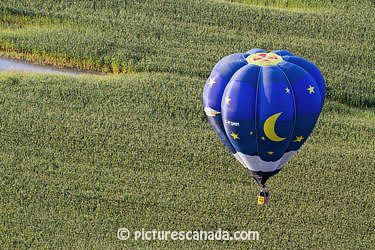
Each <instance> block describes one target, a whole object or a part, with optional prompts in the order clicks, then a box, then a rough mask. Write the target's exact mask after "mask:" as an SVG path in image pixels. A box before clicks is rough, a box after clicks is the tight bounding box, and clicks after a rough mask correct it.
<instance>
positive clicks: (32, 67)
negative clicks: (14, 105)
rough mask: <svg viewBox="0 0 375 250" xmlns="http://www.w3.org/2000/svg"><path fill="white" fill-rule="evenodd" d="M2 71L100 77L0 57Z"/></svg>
mask: <svg viewBox="0 0 375 250" xmlns="http://www.w3.org/2000/svg"><path fill="white" fill-rule="evenodd" d="M2 71H13V72H32V73H47V74H59V75H82V74H94V75H100V73H96V72H90V71H80V70H74V69H60V68H55V67H52V66H43V65H36V64H33V63H29V62H26V61H20V60H14V59H9V58H4V57H0V72H2Z"/></svg>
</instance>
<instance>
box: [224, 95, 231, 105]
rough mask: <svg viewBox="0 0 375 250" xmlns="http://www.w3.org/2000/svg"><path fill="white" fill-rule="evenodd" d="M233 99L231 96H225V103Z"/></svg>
mask: <svg viewBox="0 0 375 250" xmlns="http://www.w3.org/2000/svg"><path fill="white" fill-rule="evenodd" d="M231 100H232V99H230V98H229V96H227V97H225V104H229V103H230V101H231Z"/></svg>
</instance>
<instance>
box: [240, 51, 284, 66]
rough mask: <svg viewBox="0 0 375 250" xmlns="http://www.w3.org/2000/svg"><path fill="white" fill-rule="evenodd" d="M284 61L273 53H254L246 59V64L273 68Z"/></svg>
mask: <svg viewBox="0 0 375 250" xmlns="http://www.w3.org/2000/svg"><path fill="white" fill-rule="evenodd" d="M282 61H284V60H283V58H282V57H281V56H279V55H278V54H275V53H272V52H271V53H264V52H263V53H255V54H251V55H250V56H248V57H246V62H248V63H249V64H253V65H257V66H274V65H277V64H279V63H280V62H282Z"/></svg>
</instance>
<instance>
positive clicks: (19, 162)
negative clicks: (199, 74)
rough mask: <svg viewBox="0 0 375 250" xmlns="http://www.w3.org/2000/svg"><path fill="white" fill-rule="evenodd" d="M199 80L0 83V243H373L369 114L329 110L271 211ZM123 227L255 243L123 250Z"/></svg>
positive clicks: (144, 77) (22, 79)
mask: <svg viewBox="0 0 375 250" xmlns="http://www.w3.org/2000/svg"><path fill="white" fill-rule="evenodd" d="M201 85H202V84H201V79H200V78H190V77H181V76H175V75H169V74H140V75H134V76H122V77H109V78H100V77H83V78H77V77H76V78H73V77H57V76H21V75H14V74H7V75H3V76H1V78H0V88H1V113H2V114H3V115H2V119H1V123H0V127H1V131H2V133H1V141H2V142H3V143H2V145H1V154H0V160H1V162H2V164H1V173H2V178H1V182H0V186H1V189H0V190H1V203H2V206H1V213H0V214H1V215H2V217H1V222H2V224H3V226H2V227H1V228H2V229H1V231H0V233H1V235H2V237H1V242H0V244H1V245H2V246H5V247H9V248H13V247H41V248H44V247H47V246H56V247H57V246H65V247H68V246H74V247H83V246H91V247H101V246H102V247H104V246H112V247H121V246H130V245H133V246H161V247H172V248H175V247H178V246H180V247H181V246H182V245H183V244H190V245H191V246H197V245H196V244H198V245H206V246H207V247H215V248H216V247H223V248H226V247H240V246H248V247H249V246H253V247H258V246H263V247H265V248H271V247H272V246H284V247H287V248H295V247H298V248H302V247H304V248H308V247H314V248H322V247H324V248H334V247H337V248H349V247H352V246H354V243H355V244H356V245H355V246H357V247H370V246H371V245H373V243H374V238H373V236H374V235H373V225H374V203H373V200H374V198H375V197H374V192H372V191H373V190H374V184H373V180H372V176H373V175H374V165H373V163H374V161H375V154H374V150H373V149H374V146H375V145H374V140H373V137H374V136H375V130H374V127H375V126H374V125H375V117H374V112H373V111H371V110H368V111H363V110H359V109H357V108H349V107H347V106H345V105H342V104H339V103H336V102H328V103H327V105H326V106H325V110H324V112H323V115H322V117H321V119H320V121H319V124H318V126H317V128H316V130H315V132H314V134H313V136H312V137H311V139H310V140H309V142H308V143H306V145H305V146H304V147H303V149H302V150H301V151H300V153H299V154H298V155H297V156H296V157H295V159H294V160H293V161H292V162H291V163H290V164H288V166H286V168H285V169H284V170H283V172H282V173H280V174H279V175H278V176H276V177H275V178H272V179H271V180H270V186H271V187H272V189H271V190H272V194H273V197H272V205H271V206H269V207H265V208H263V207H258V206H257V205H256V201H255V197H256V193H257V187H256V185H255V184H254V183H253V181H252V179H251V178H250V176H249V174H248V173H247V171H245V170H244V169H243V168H242V167H241V166H240V165H239V164H238V163H236V162H235V160H234V159H233V158H232V156H231V155H229V154H228V153H227V152H226V150H225V149H224V148H223V146H222V145H221V144H220V142H219V140H218V139H217V138H216V136H215V134H214V132H213V131H212V130H211V128H209V126H208V124H206V121H205V119H204V117H203V116H202V112H201V103H200V91H197V89H200V88H201ZM119 227H128V228H131V229H140V228H143V227H144V228H146V229H153V228H159V229H164V230H167V229H169V230H172V229H178V230H192V229H193V230H196V229H206V230H208V229H211V230H213V229H216V228H223V229H226V230H231V231H235V230H240V229H246V230H258V231H259V232H260V234H261V242H241V243H239V242H237V243H236V242H201V243H196V242H162V243H161V242H142V241H133V242H126V243H124V242H121V241H118V240H117V239H116V237H115V235H116V230H117V229H118V228H119ZM144 244H145V245H144ZM159 244H160V245H159ZM185 246H186V245H185Z"/></svg>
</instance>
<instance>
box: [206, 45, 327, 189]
mask: <svg viewBox="0 0 375 250" xmlns="http://www.w3.org/2000/svg"><path fill="white" fill-rule="evenodd" d="M325 91H326V90H325V82H324V79H323V76H322V74H321V73H320V71H319V69H318V68H317V67H316V66H315V65H314V64H313V63H311V62H309V61H307V60H306V59H304V58H301V57H298V56H295V55H293V54H292V53H290V52H288V51H286V50H278V51H272V52H266V51H265V50H262V49H252V50H250V51H248V52H246V53H237V54H232V55H229V56H226V57H224V58H223V59H221V60H220V61H219V62H218V63H217V64H216V65H215V67H214V69H213V70H212V72H211V74H210V76H209V78H208V79H207V82H206V85H205V87H204V91H203V106H204V111H205V114H206V116H207V118H208V122H209V123H210V125H211V126H212V127H213V129H214V130H215V131H216V133H217V134H218V135H219V137H220V139H221V141H222V142H223V143H224V145H225V146H226V147H227V148H228V149H229V150H230V152H231V153H232V154H234V156H235V157H236V159H237V160H238V161H239V162H240V163H241V164H242V165H243V166H244V167H246V168H247V169H249V170H250V171H251V173H252V175H253V176H254V178H255V180H256V181H257V182H258V184H259V185H262V186H264V185H265V183H266V181H267V179H268V178H269V177H270V176H272V175H274V174H276V173H277V172H279V171H280V169H281V168H282V167H283V165H284V164H285V163H287V162H288V161H289V160H290V159H291V158H292V157H293V155H295V154H296V152H297V150H298V149H299V148H300V147H301V146H302V144H303V143H304V142H305V141H306V139H307V138H308V137H309V135H310V133H311V132H312V130H313V128H314V126H315V123H316V121H317V119H318V117H319V114H320V112H321V110H322V107H323V103H324V98H325Z"/></svg>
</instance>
